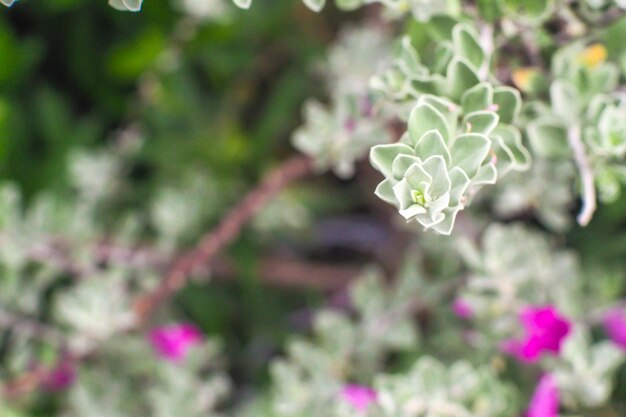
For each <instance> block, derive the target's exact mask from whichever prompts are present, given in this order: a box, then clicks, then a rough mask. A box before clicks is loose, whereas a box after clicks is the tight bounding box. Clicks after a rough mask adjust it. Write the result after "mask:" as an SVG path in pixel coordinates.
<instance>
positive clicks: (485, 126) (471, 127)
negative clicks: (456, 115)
mask: <svg viewBox="0 0 626 417" xmlns="http://www.w3.org/2000/svg"><path fill="white" fill-rule="evenodd" d="M499 120H500V118H499V117H498V115H497V114H496V113H494V112H492V111H477V112H474V113H470V114H468V115H467V116H465V118H464V119H463V126H465V127H466V129H467V132H468V133H482V134H484V135H489V134H490V133H491V132H492V131H493V130H494V129H495V128H496V126H497V125H498V121H499Z"/></svg>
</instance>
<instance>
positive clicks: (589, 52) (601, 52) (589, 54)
mask: <svg viewBox="0 0 626 417" xmlns="http://www.w3.org/2000/svg"><path fill="white" fill-rule="evenodd" d="M607 55H608V53H607V51H606V48H605V47H604V45H602V44H600V43H595V44H593V45H591V46H589V47H587V48H586V49H585V50H584V51H583V53H581V54H580V60H581V62H582V63H583V64H584V65H585V66H587V67H588V68H591V69H593V68H596V67H597V66H599V65H600V64H602V63H604V61H606V57H607Z"/></svg>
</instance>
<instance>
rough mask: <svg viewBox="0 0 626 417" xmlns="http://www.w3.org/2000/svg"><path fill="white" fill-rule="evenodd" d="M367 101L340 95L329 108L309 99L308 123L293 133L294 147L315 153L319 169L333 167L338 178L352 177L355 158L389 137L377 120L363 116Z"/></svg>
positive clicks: (306, 111) (305, 114)
mask: <svg viewBox="0 0 626 417" xmlns="http://www.w3.org/2000/svg"><path fill="white" fill-rule="evenodd" d="M367 100H368V99H367V98H364V99H362V100H361V101H360V102H359V101H357V100H354V98H353V97H350V98H337V99H336V100H335V102H334V103H333V107H331V108H330V109H328V110H327V109H326V108H325V107H324V105H322V104H321V103H320V102H318V101H315V100H311V101H308V102H307V103H306V104H305V106H304V113H303V116H304V119H305V120H306V124H305V125H304V126H302V127H301V128H300V129H298V130H296V131H295V132H294V136H293V144H294V146H295V147H296V148H297V149H298V150H300V151H301V152H303V153H305V154H307V155H312V156H314V157H315V162H316V165H317V166H318V168H319V169H321V170H323V169H328V168H332V169H333V170H334V172H335V173H336V174H337V175H338V176H339V177H342V178H349V177H351V176H352V175H354V169H355V161H357V160H359V159H361V158H363V156H365V155H366V154H367V152H368V151H369V149H370V148H371V147H372V146H373V145H376V144H378V143H381V142H385V139H386V138H387V136H388V134H387V133H386V131H385V130H384V128H383V127H382V126H381V123H380V122H379V121H378V120H374V119H370V118H369V117H367V116H364V114H363V113H364V111H363V107H364V106H369V104H364V103H367Z"/></svg>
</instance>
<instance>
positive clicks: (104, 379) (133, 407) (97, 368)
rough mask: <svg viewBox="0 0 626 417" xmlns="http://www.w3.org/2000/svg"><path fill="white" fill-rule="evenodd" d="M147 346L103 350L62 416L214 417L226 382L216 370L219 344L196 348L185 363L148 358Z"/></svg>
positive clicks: (124, 344)
mask: <svg viewBox="0 0 626 417" xmlns="http://www.w3.org/2000/svg"><path fill="white" fill-rule="evenodd" d="M150 350H151V347H150V346H149V345H148V344H147V343H146V342H145V341H144V340H141V339H137V338H132V337H126V338H120V339H118V340H117V341H111V342H110V343H109V344H106V345H104V346H102V347H101V350H100V352H99V357H98V361H96V362H95V363H92V364H90V366H89V367H87V368H86V369H81V370H80V371H79V373H80V380H79V382H78V383H77V384H76V385H74V386H73V387H72V388H71V391H70V393H69V398H68V404H67V409H66V411H65V412H64V413H63V414H62V415H63V416H64V417H65V416H67V417H79V416H80V417H101V416H104V417H118V416H119V417H122V416H128V415H150V416H156V417H171V416H175V415H185V416H190V417H196V416H197V417H200V416H203V417H217V416H220V415H221V414H219V413H217V412H216V411H215V408H216V406H217V405H218V403H219V401H221V400H222V399H223V398H224V396H225V395H226V394H227V392H228V389H229V385H230V383H229V381H228V379H227V378H226V377H225V375H224V374H222V373H221V372H220V371H219V367H220V361H219V356H218V352H219V344H218V343H216V342H215V341H214V340H208V341H205V342H203V343H202V344H201V345H199V346H195V347H194V348H193V350H192V351H191V352H190V355H189V357H188V358H186V360H185V362H184V363H176V364H172V363H169V362H166V361H163V360H158V359H157V358H155V357H151V356H152V355H146V352H149V351H150Z"/></svg>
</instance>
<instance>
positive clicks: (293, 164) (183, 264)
mask: <svg viewBox="0 0 626 417" xmlns="http://www.w3.org/2000/svg"><path fill="white" fill-rule="evenodd" d="M312 170H313V164H312V161H311V160H310V159H309V158H308V157H306V156H300V155H299V156H295V157H292V158H291V159H289V160H287V161H285V162H284V163H283V164H282V165H280V166H279V167H277V168H276V169H274V170H273V171H271V172H270V173H269V174H268V175H267V176H266V177H265V179H264V180H263V181H261V183H260V184H259V185H258V186H257V187H256V188H255V189H253V190H252V191H250V192H249V193H248V195H247V196H246V197H245V198H244V199H243V200H242V201H241V202H240V203H239V204H238V205H237V206H235V207H234V208H233V209H232V210H231V211H230V212H229V213H228V214H227V215H226V217H224V218H223V219H222V221H221V222H220V223H219V224H218V225H217V227H216V228H215V229H214V230H213V231H211V232H209V233H207V234H206V235H205V236H204V237H203V238H202V239H201V240H200V242H199V243H198V245H197V246H196V247H194V248H193V249H191V250H189V251H187V252H186V253H184V254H182V255H181V256H180V257H179V258H178V259H177V260H176V261H175V262H174V263H173V265H172V267H171V268H170V270H169V272H168V273H167V274H166V275H165V276H164V277H163V279H162V280H161V282H160V283H159V285H158V286H157V288H155V289H154V290H153V291H152V292H151V293H149V294H146V295H143V296H140V297H138V299H137V300H136V302H135V306H134V308H135V312H136V314H137V318H138V321H139V322H140V323H143V322H145V321H146V320H147V319H148V318H149V317H150V315H151V314H152V313H153V312H154V311H155V310H156V309H157V308H158V307H159V306H160V305H161V304H162V303H163V302H164V301H166V300H167V299H168V298H169V297H170V296H171V295H173V294H174V293H175V292H176V291H178V290H179V289H180V288H182V287H183V286H184V285H185V284H186V283H187V280H188V279H189V277H190V276H192V275H193V274H194V273H196V272H198V271H199V270H200V268H207V267H208V266H209V265H210V263H211V262H212V261H213V260H214V259H215V257H216V255H217V254H218V253H219V252H220V250H221V249H222V248H224V247H225V246H226V245H228V244H229V243H231V242H232V241H233V240H235V238H236V237H237V236H238V235H239V233H240V232H241V229H242V228H243V227H244V226H245V225H246V224H247V223H248V221H249V220H250V219H251V218H252V217H253V216H254V215H255V214H256V213H258V212H259V211H260V210H261V209H262V208H263V207H264V206H265V204H266V203H267V202H268V201H269V200H271V199H272V198H273V197H274V196H276V195H277V194H279V193H280V192H281V191H282V190H283V189H284V188H285V187H287V186H288V185H289V184H291V183H292V182H294V181H296V180H298V179H300V178H302V177H304V176H306V175H309V174H310V173H311V172H312Z"/></svg>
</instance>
